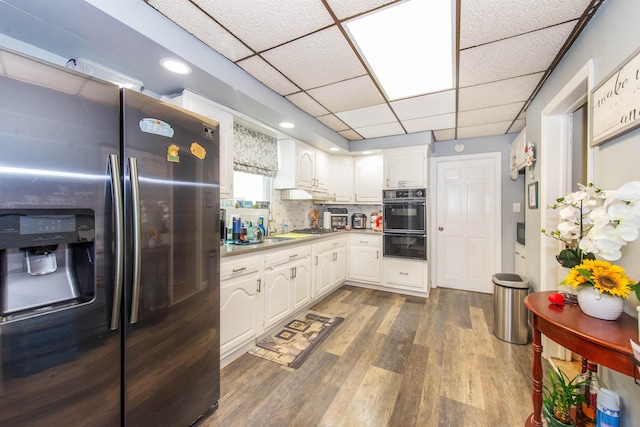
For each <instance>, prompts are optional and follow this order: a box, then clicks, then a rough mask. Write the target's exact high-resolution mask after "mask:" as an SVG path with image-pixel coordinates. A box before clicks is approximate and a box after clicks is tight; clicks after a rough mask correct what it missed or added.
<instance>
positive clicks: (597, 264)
mask: <svg viewBox="0 0 640 427" xmlns="http://www.w3.org/2000/svg"><path fill="white" fill-rule="evenodd" d="M560 285H568V286H572V287H573V288H574V289H576V290H577V289H578V288H579V287H580V286H592V287H594V288H596V289H597V290H598V291H599V292H600V293H601V294H609V295H611V296H614V297H622V298H624V299H627V298H629V294H630V293H631V292H632V291H633V290H635V292H636V296H637V297H638V299H640V286H638V283H635V282H634V281H633V280H631V279H630V278H629V277H628V276H627V274H626V273H625V271H624V268H622V267H620V266H619V265H614V264H611V263H610V262H608V261H598V260H591V259H585V260H584V261H583V262H582V264H580V265H577V266H575V267H573V268H572V269H571V271H569V273H568V274H567V276H566V277H565V279H564V280H563V281H562V282H561V283H560Z"/></svg>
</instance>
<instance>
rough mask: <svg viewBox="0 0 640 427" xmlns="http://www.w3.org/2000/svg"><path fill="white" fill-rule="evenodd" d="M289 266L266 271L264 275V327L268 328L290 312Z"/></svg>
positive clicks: (290, 271)
mask: <svg viewBox="0 0 640 427" xmlns="http://www.w3.org/2000/svg"><path fill="white" fill-rule="evenodd" d="M292 275H293V273H292V269H291V266H290V265H289V264H287V265H286V266H284V267H278V268H276V269H273V270H267V271H266V272H265V275H264V304H265V307H264V322H265V323H264V326H265V328H266V327H269V326H272V325H274V324H276V323H278V322H279V321H280V320H282V319H284V318H285V317H287V315H288V314H289V313H290V312H291V310H292V308H291V299H290V298H289V294H290V291H289V287H290V284H291V280H292V279H291V276H292Z"/></svg>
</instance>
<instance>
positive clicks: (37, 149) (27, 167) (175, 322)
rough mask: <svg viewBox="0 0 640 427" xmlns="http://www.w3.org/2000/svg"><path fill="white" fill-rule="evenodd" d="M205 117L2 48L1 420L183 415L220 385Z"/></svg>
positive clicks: (130, 422)
mask: <svg viewBox="0 0 640 427" xmlns="http://www.w3.org/2000/svg"><path fill="white" fill-rule="evenodd" d="M218 143H219V140H218V127H217V123H215V122H213V121H211V120H210V119H206V118H204V117H200V116H198V115H195V114H192V113H189V112H187V111H185V110H182V109H180V108H178V107H175V106H172V105H169V104H166V103H163V102H160V101H158V100H156V99H154V98H151V97H148V96H146V95H143V94H140V93H137V92H134V91H129V90H126V89H120V88H118V87H117V86H114V85H111V84H110V83H107V82H103V81H100V80H97V79H93V78H91V77H88V76H86V75H84V74H80V73H76V72H74V71H70V70H68V69H66V68H63V67H58V66H56V65H52V64H49V63H45V62H42V61H38V60H35V59H33V58H29V57H25V56H22V55H20V54H17V53H14V52H11V51H7V50H0V150H2V155H0V368H1V369H0V425H1V426H3V427H8V426H26V425H28V426H39V425H42V426H47V427H51V426H57V425H68V426H117V425H125V426H135V427H139V426H154V427H155V426H172V427H173V426H189V425H191V424H193V423H195V422H197V421H198V420H199V419H201V418H202V417H203V416H206V414H208V413H210V412H211V411H213V410H215V409H216V408H217V405H218V399H219V396H220V385H219V384H220V377H219V372H220V352H219V348H220V344H219V341H220V338H219V337H220V334H219V325H220V321H219V316H220V315H219V306H220V303H219V298H220V296H219V292H220V291H219V269H220V260H219V232H220V230H219V227H220V225H219V208H220V205H219V153H218V147H219V145H218Z"/></svg>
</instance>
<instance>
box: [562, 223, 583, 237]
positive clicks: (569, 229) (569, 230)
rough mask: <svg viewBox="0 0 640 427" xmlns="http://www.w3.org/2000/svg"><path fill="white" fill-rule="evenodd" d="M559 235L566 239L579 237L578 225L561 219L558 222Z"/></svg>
mask: <svg viewBox="0 0 640 427" xmlns="http://www.w3.org/2000/svg"><path fill="white" fill-rule="evenodd" d="M558 231H559V232H560V237H562V238H563V239H566V240H576V239H579V238H580V226H579V225H578V224H576V223H573V222H569V221H563V222H561V223H560V224H558Z"/></svg>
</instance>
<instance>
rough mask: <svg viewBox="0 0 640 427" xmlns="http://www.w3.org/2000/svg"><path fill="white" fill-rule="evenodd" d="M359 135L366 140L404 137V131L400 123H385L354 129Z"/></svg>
mask: <svg viewBox="0 0 640 427" xmlns="http://www.w3.org/2000/svg"><path fill="white" fill-rule="evenodd" d="M354 130H355V131H356V132H358V133H359V134H360V135H362V136H364V137H365V139H368V138H380V137H382V136H392V135H404V133H405V131H404V130H403V129H402V126H400V123H398V122H394V123H385V124H382V125H374V126H366V127H361V128H356V129H354Z"/></svg>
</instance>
